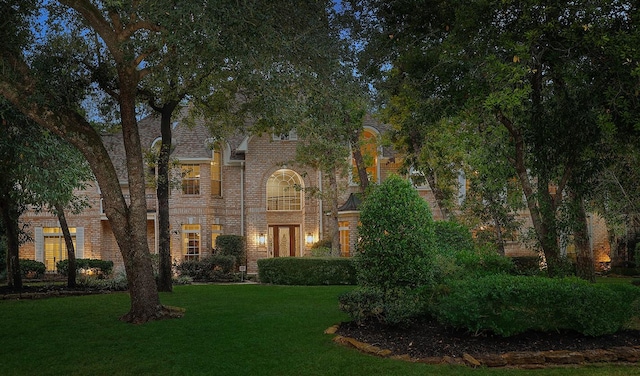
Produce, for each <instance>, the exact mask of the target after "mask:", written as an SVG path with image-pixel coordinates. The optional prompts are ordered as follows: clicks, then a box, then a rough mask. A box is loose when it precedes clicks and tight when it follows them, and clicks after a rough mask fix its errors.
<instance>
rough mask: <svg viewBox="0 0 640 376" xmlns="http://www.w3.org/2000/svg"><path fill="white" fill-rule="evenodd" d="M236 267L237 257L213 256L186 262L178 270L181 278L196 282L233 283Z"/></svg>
mask: <svg viewBox="0 0 640 376" xmlns="http://www.w3.org/2000/svg"><path fill="white" fill-rule="evenodd" d="M235 266H236V257H235V256H231V255H227V256H223V255H212V256H208V257H205V258H203V259H201V260H197V261H196V260H189V261H184V262H182V263H181V264H179V265H178V267H177V268H178V272H179V273H180V275H181V276H187V277H190V278H192V279H193V280H194V281H233V280H235V275H234V269H235Z"/></svg>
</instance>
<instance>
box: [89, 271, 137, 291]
mask: <svg viewBox="0 0 640 376" xmlns="http://www.w3.org/2000/svg"><path fill="white" fill-rule="evenodd" d="M77 284H78V286H82V287H87V288H91V289H101V290H106V291H126V290H127V289H128V288H129V282H128V280H127V274H126V273H125V272H124V271H121V272H116V273H114V274H113V275H110V276H109V277H108V278H96V277H95V276H89V275H79V276H78V279H77Z"/></svg>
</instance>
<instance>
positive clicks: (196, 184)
mask: <svg viewBox="0 0 640 376" xmlns="http://www.w3.org/2000/svg"><path fill="white" fill-rule="evenodd" d="M182 193H184V194H185V195H199V194H200V166H199V165H197V164H184V165H182Z"/></svg>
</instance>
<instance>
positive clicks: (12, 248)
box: [0, 192, 22, 290]
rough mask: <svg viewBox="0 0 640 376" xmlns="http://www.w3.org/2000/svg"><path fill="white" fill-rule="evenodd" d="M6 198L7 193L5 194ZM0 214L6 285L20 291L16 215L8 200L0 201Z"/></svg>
mask: <svg viewBox="0 0 640 376" xmlns="http://www.w3.org/2000/svg"><path fill="white" fill-rule="evenodd" d="M6 193H7V195H6V196H5V197H9V196H8V192H6ZM0 211H2V213H0V214H1V215H2V224H3V225H4V229H5V232H6V238H7V285H8V286H9V287H11V288H14V289H17V290H19V289H22V273H21V272H20V253H19V247H20V229H19V227H18V215H19V213H17V211H16V210H14V209H13V208H12V204H11V202H10V200H1V202H0Z"/></svg>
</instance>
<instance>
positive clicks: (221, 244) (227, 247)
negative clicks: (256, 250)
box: [216, 235, 246, 266]
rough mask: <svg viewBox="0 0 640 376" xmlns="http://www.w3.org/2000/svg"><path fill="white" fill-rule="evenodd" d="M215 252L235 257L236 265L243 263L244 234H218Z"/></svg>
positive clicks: (244, 259) (244, 258)
mask: <svg viewBox="0 0 640 376" xmlns="http://www.w3.org/2000/svg"><path fill="white" fill-rule="evenodd" d="M216 254H217V255H221V256H233V257H235V264H236V266H240V265H245V262H246V257H245V255H246V253H245V249H244V236H240V235H220V236H218V237H217V238H216Z"/></svg>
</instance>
